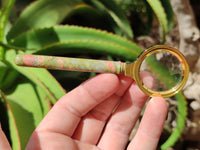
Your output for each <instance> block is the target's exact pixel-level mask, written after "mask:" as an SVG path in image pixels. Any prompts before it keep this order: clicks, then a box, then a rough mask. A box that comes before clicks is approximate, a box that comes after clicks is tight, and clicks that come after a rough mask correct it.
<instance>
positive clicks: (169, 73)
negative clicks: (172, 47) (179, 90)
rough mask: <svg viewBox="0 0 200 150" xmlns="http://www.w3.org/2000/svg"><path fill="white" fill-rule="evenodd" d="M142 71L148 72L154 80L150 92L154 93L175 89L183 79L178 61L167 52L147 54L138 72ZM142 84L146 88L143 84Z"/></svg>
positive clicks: (173, 55)
mask: <svg viewBox="0 0 200 150" xmlns="http://www.w3.org/2000/svg"><path fill="white" fill-rule="evenodd" d="M142 71H147V72H149V73H150V74H151V75H152V77H153V78H154V87H153V89H150V90H152V91H155V92H164V91H168V90H171V89H173V88H176V86H177V85H178V84H179V83H181V82H182V80H183V77H184V75H183V68H182V64H181V62H180V60H179V59H178V58H177V56H175V54H173V53H171V52H168V51H155V52H152V53H150V54H148V55H147V56H146V57H145V58H144V59H143V62H142V63H141V66H140V72H142ZM146 83H147V82H146ZM143 84H144V87H145V88H148V86H147V85H145V83H143Z"/></svg>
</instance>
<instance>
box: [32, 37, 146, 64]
mask: <svg viewBox="0 0 200 150" xmlns="http://www.w3.org/2000/svg"><path fill="white" fill-rule="evenodd" d="M141 51H142V50H141ZM67 53H96V54H101V55H112V56H116V57H119V58H122V59H126V60H130V61H133V60H135V59H137V57H138V55H139V54H140V53H139V52H137V51H134V50H132V49H128V48H126V47H123V46H120V45H117V44H112V43H108V42H102V41H94V40H87V41H81V40H74V41H68V42H58V43H54V44H51V45H48V46H46V47H44V48H42V49H39V50H38V51H34V54H44V55H61V54H67Z"/></svg>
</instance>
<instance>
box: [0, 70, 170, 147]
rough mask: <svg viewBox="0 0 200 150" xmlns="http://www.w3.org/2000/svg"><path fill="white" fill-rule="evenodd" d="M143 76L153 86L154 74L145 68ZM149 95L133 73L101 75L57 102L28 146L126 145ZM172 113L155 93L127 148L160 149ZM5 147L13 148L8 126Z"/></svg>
mask: <svg viewBox="0 0 200 150" xmlns="http://www.w3.org/2000/svg"><path fill="white" fill-rule="evenodd" d="M142 79H143V81H144V82H149V83H148V85H150V86H153V79H152V78H151V77H150V76H149V75H148V74H145V73H144V74H142ZM147 98H148V97H147V96H146V95H145V94H144V93H142V92H141V91H140V89H139V88H138V86H137V85H136V83H135V82H134V81H133V80H132V79H131V78H129V77H125V76H124V75H118V76H117V75H115V74H100V75H98V76H95V77H93V78H92V79H89V80H88V81H86V82H84V83H83V84H81V85H80V86H78V87H77V88H75V89H74V90H72V91H71V92H69V93H68V94H66V95H64V96H63V97H62V98H61V99H60V100H59V101H58V102H57V103H56V104H55V105H54V107H53V108H52V109H51V110H50V112H49V113H48V114H47V115H46V116H45V118H44V119H43V120H42V121H41V123H40V124H39V125H38V127H37V128H36V129H35V131H34V132H33V134H32V136H31V138H30V140H29V143H28V145H27V148H26V150H55V149H62V150H65V149H66V150H69V149H70V150H86V149H87V150H110V149H114V150H123V149H125V147H126V145H127V142H128V139H129V135H130V132H131V130H132V128H133V127H134V125H135V123H136V121H137V120H138V117H139V116H140V113H141V110H142V108H143V107H144V104H145V103H146V100H147ZM116 106H118V107H117V108H116ZM115 108H116V110H115V111H114V112H113V110H114V109H115ZM166 115H167V104H166V102H165V100H164V99H163V98H161V97H154V98H152V99H151V100H150V101H149V102H148V104H147V106H146V109H145V113H144V115H143V118H142V121H141V123H140V126H139V128H138V131H137V133H136V135H135V137H134V138H133V140H132V141H131V142H130V144H129V145H128V147H127V149H128V150H146V149H148V150H154V149H156V147H157V143H158V140H159V137H160V134H161V132H162V129H163V124H164V121H165V119H166ZM0 149H5V150H9V149H10V146H9V144H8V142H7V140H6V137H5V136H4V134H3V132H2V130H1V132H0Z"/></svg>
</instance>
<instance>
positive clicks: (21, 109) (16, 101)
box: [5, 76, 50, 149]
mask: <svg viewBox="0 0 200 150" xmlns="http://www.w3.org/2000/svg"><path fill="white" fill-rule="evenodd" d="M5 94H6V99H7V101H8V104H9V106H10V109H11V111H12V113H13V116H12V119H14V120H15V123H16V127H15V128H14V127H12V128H13V130H11V134H15V132H18V136H19V137H18V138H19V139H18V140H17V139H16V138H17V137H16V136H15V137H12V136H11V137H12V143H13V142H16V143H13V144H14V145H16V144H20V145H21V149H25V146H26V144H27V142H28V140H29V138H30V135H31V134H32V132H33V130H34V129H35V128H36V126H37V125H38V124H39V122H40V121H41V120H42V118H43V117H44V114H45V113H46V111H47V109H48V108H50V107H49V105H48V103H46V104H45V103H42V104H41V101H44V100H46V101H48V98H47V95H46V94H44V93H43V90H42V89H41V88H40V87H38V86H36V85H35V84H33V83H31V82H30V81H29V80H27V79H26V78H24V76H21V77H19V78H18V84H17V85H16V87H15V89H14V90H12V89H11V90H7V91H6V92H5ZM41 98H42V99H41ZM10 126H12V124H10ZM16 130H17V131H16ZM16 140H17V141H16Z"/></svg>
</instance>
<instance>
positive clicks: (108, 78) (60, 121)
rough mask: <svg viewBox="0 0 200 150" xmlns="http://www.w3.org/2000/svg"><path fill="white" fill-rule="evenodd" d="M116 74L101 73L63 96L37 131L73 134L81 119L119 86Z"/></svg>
mask: <svg viewBox="0 0 200 150" xmlns="http://www.w3.org/2000/svg"><path fill="white" fill-rule="evenodd" d="M118 86H119V80H118V77H117V76H116V75H114V74H101V75H98V76H96V77H94V78H92V79H90V80H89V81H86V82H85V83H83V84H81V85H80V86H79V87H77V88H76V89H74V90H73V91H71V92H69V93H68V94H66V95H65V96H63V97H62V98H61V99H60V100H59V101H58V102H57V103H56V104H55V105H54V107H53V108H52V110H51V111H50V112H49V113H48V114H47V115H46V117H45V118H44V119H43V121H42V122H41V123H40V125H39V126H38V128H37V129H36V131H41V132H42V131H47V132H48V131H49V132H56V133H61V134H65V135H67V136H72V134H73V133H74V130H75V129H76V127H77V125H78V123H79V121H80V119H81V117H82V116H84V115H85V114H86V113H87V112H88V111H90V110H91V109H92V108H94V107H95V106H96V105H98V104H99V103H101V102H102V101H103V100H105V99H106V98H108V97H109V96H111V95H112V94H113V93H114V92H115V91H116V90H117V88H118Z"/></svg>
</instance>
